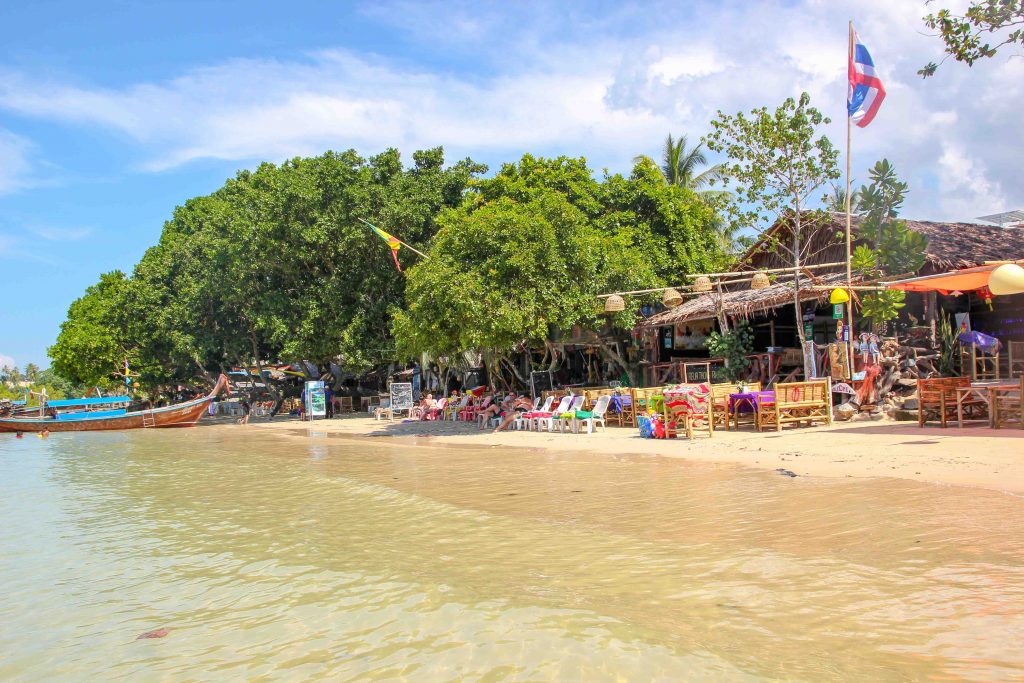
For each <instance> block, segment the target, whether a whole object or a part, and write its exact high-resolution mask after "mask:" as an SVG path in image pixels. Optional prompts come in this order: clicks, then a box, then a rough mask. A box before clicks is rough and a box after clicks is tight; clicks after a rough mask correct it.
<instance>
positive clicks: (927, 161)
mask: <svg viewBox="0 0 1024 683" xmlns="http://www.w3.org/2000/svg"><path fill="white" fill-rule="evenodd" d="M16 5H17V3H10V2H9V3H3V7H2V8H0V288H2V291H3V292H4V295H5V296H4V297H3V298H4V301H3V303H2V304H0V361H3V362H9V361H12V360H13V361H14V362H16V363H17V364H19V365H21V366H24V365H25V364H26V363H28V362H35V363H37V364H40V365H42V366H46V365H48V361H47V359H46V355H45V349H46V347H47V346H48V345H49V344H51V343H52V342H53V340H54V338H55V336H56V334H57V332H58V329H59V325H60V322H61V321H62V320H63V317H64V314H65V312H66V310H67V306H68V304H70V302H71V301H72V300H74V299H75V298H76V297H77V296H79V295H80V294H81V292H82V291H83V290H84V288H85V287H87V286H88V285H89V284H92V283H93V282H95V280H96V279H97V277H98V275H99V274H100V273H101V272H104V271H107V270H111V269H114V268H120V269H123V270H130V269H131V267H132V266H133V265H134V263H135V262H136V261H138V259H139V258H140V257H141V255H142V253H143V252H144V251H145V249H146V248H147V247H148V246H151V245H152V244H154V243H155V242H156V240H157V238H158V237H159V234H160V229H161V226H162V223H163V221H164V220H166V219H167V218H168V217H169V216H170V214H171V212H172V210H173V208H174V206H176V205H177V204H180V203H182V202H183V201H184V200H185V199H187V198H189V197H191V196H194V195H197V194H205V193H208V192H210V191H213V190H214V189H216V188H217V187H218V186H220V185H221V184H222V183H223V181H224V179H225V178H226V177H228V176H230V175H232V174H234V172H235V171H236V169H238V168H242V167H253V166H255V165H256V164H258V163H259V162H260V161H263V160H269V161H275V162H277V161H281V160H282V159H285V158H288V157H290V156H294V155H307V154H318V153H321V152H323V151H324V150H327V149H347V148H349V147H354V148H355V149H357V150H358V151H359V152H361V153H364V154H372V153H376V152H378V151H380V150H382V149H384V148H385V147H388V146H396V147H398V148H399V149H401V150H402V151H403V153H404V154H405V155H406V156H408V155H409V154H410V153H411V152H412V151H413V150H414V149H418V148H423V147H428V146H435V145H444V146H445V148H446V150H447V152H448V157H449V159H455V158H461V157H463V156H467V155H469V156H472V157H473V158H474V159H477V160H479V161H483V162H485V163H488V164H490V165H491V166H492V167H495V166H496V165H497V164H499V163H501V162H502V161H509V160H514V159H516V158H518V157H519V156H520V155H521V154H522V153H524V152H527V151H529V152H532V153H535V154H545V155H555V154H570V155H575V156H585V157H587V159H588V160H589V161H590V163H591V165H592V166H593V167H594V168H595V169H601V168H605V167H607V168H609V169H610V170H612V171H627V170H628V169H629V166H630V160H631V159H632V157H633V156H634V155H636V154H639V153H647V154H652V155H653V154H656V153H657V150H658V146H659V143H660V142H661V140H662V139H663V138H664V135H665V134H666V133H668V132H673V133H676V134H679V133H688V134H689V135H690V136H691V139H693V138H697V137H699V136H700V135H702V134H703V133H705V132H706V130H707V123H708V121H709V120H710V119H711V118H712V116H713V115H714V113H715V111H717V110H718V109H722V110H724V111H728V112H735V111H737V110H740V109H747V108H751V107H755V106H761V105H769V106H774V105H776V104H778V103H779V102H781V101H782V100H783V99H785V98H786V97H788V96H793V95H797V94H799V92H800V91H802V90H807V91H808V92H810V93H811V96H812V101H813V102H814V103H815V104H816V105H817V106H818V107H820V108H821V109H823V110H825V111H826V112H827V113H829V114H830V115H831V116H832V117H833V119H835V123H834V124H833V125H832V127H831V129H830V130H829V134H830V136H831V137H832V138H833V140H834V141H836V142H837V143H841V142H842V140H843V136H844V128H843V125H842V121H843V118H842V117H843V105H844V97H845V83H844V79H845V61H844V60H845V51H846V20H847V19H848V18H852V19H853V20H854V22H855V23H856V24H857V26H858V29H859V31H860V35H861V38H862V40H863V41H864V42H865V43H866V44H867V46H868V47H869V49H870V50H871V52H872V54H873V56H874V58H875V62H876V64H877V65H878V68H879V71H880V73H881V75H882V77H883V79H884V80H885V83H886V86H887V89H888V91H889V98H888V99H887V101H886V102H885V104H884V105H883V107H882V110H881V112H880V113H879V115H878V118H877V119H876V121H875V122H874V123H873V124H872V125H871V126H870V127H869V128H868V129H865V130H863V131H861V130H857V131H855V153H854V176H855V178H857V179H863V178H864V177H865V175H866V174H865V172H864V169H865V168H866V167H867V166H868V165H870V163H872V162H873V161H874V160H876V159H878V158H880V157H881V156H887V157H888V158H889V159H890V160H892V161H893V162H894V163H895V164H896V166H897V169H898V170H899V171H900V172H901V173H902V174H903V175H904V176H905V177H907V179H908V180H909V181H910V184H911V195H910V200H909V201H908V203H907V206H906V210H905V214H906V215H907V216H911V217H915V218H929V219H949V220H964V219H970V218H972V217H974V216H979V215H983V214H986V213H994V212H996V211H1001V210H1007V209H1011V208H1020V207H1022V206H1024V183H1021V182H1020V181H1019V158H1020V152H1021V148H1022V143H1024V133H1022V128H1021V126H1020V125H1019V117H1020V114H1019V112H1020V110H1021V108H1022V106H1021V105H1022V104H1024V60H1022V59H1019V58H1018V59H1015V60H1011V59H1007V58H1003V57H999V58H997V59H995V60H991V61H989V62H986V63H984V64H981V65H979V66H976V67H975V68H974V69H967V68H966V67H964V66H961V65H957V64H947V65H944V66H943V67H942V69H940V72H939V74H938V75H937V76H936V77H935V78H933V79H930V80H928V81H922V80H921V79H920V78H918V77H917V76H916V75H915V73H914V72H915V71H916V70H917V69H918V68H919V67H920V66H921V65H923V64H924V63H925V62H927V61H929V60H931V59H935V58H937V57H938V56H939V54H940V47H939V43H938V42H937V39H935V38H933V37H930V36H928V35H926V32H925V29H924V27H923V25H922V23H921V21H920V18H921V16H923V15H924V14H925V13H926V12H927V8H926V7H925V6H924V4H923V2H917V1H911V0H899V1H898V2H892V1H891V0H858V1H857V2H853V1H849V2H847V1H846V0H833V1H826V0H791V1H788V2H782V1H779V2H757V3H745V2H736V1H730V0H718V1H716V2H689V3H685V2H683V3H680V2H671V3H669V2H666V3H648V2H645V3H628V2H627V3H623V2H576V3H560V2H551V3H542V2H523V3H493V4H492V3H482V2H473V3H459V2H445V3H412V2H374V3H338V2H319V3H318V2H301V1H296V2H292V3H270V2H245V3H242V2H230V1H218V2H174V3H171V2H145V3H139V2H107V3H104V2H92V3H82V2H35V3H23V4H22V5H21V6H16Z"/></svg>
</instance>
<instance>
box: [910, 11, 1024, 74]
mask: <svg viewBox="0 0 1024 683" xmlns="http://www.w3.org/2000/svg"><path fill="white" fill-rule="evenodd" d="M929 2H931V0H929ZM924 23H925V25H926V26H927V27H928V28H930V29H932V30H935V31H938V32H939V37H940V38H942V42H943V44H944V45H945V48H946V49H945V52H946V55H945V57H943V61H945V60H946V59H948V58H949V57H952V58H953V59H955V60H956V61H958V62H964V63H965V64H967V66H974V63H975V62H977V61H979V60H981V59H988V58H991V57H994V56H995V55H996V53H997V52H998V51H999V50H1000V49H1001V48H1003V47H1005V46H1007V45H1017V46H1024V0H974V1H973V2H971V3H970V5H969V6H968V8H967V11H966V12H965V13H964V14H954V13H953V11H952V10H949V9H945V8H943V9H940V10H939V11H938V12H934V13H932V14H929V15H928V16H926V17H925V18H924ZM938 68H939V65H938V64H936V63H935V62H930V63H928V64H926V65H925V66H924V67H923V68H922V69H920V70H919V71H918V72H917V73H918V74H920V75H921V76H922V77H923V78H928V77H929V76H933V75H935V72H936V71H937V70H938Z"/></svg>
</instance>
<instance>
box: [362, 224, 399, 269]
mask: <svg viewBox="0 0 1024 683" xmlns="http://www.w3.org/2000/svg"><path fill="white" fill-rule="evenodd" d="M363 222H364V223H366V224H367V225H369V226H370V229H371V230H373V231H374V232H375V233H377V236H378V237H380V238H381V239H382V240H384V241H385V242H387V243H388V246H389V247H391V258H393V259H394V260H395V268H398V272H399V273H401V272H402V266H401V265H399V263H398V250H399V249H400V248H401V247H402V243H401V241H399V239H398V238H397V237H394V236H392V235H389V234H388V233H386V232H384V231H383V230H381V229H380V228H378V227H377V226H376V225H373V224H371V223H367V222H366V221H363Z"/></svg>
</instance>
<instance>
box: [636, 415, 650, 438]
mask: <svg viewBox="0 0 1024 683" xmlns="http://www.w3.org/2000/svg"><path fill="white" fill-rule="evenodd" d="M636 424H637V426H638V427H639V428H640V438H642V439H653V438H654V427H653V426H652V425H651V418H649V417H647V416H646V415H638V416H637V418H636Z"/></svg>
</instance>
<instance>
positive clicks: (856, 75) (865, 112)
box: [846, 31, 885, 128]
mask: <svg viewBox="0 0 1024 683" xmlns="http://www.w3.org/2000/svg"><path fill="white" fill-rule="evenodd" d="M849 78H850V85H849V89H848V90H847V97H846V108H847V110H848V113H849V116H850V118H852V119H853V122H854V123H856V124H857V125H858V126H860V127H861V128H864V127H865V126H867V125H868V124H869V123H871V120H872V119H874V118H875V114H877V113H878V108H879V107H880V106H882V100H884V99H885V88H884V87H883V86H882V80H881V79H880V78H879V77H878V74H877V73H876V72H875V63H874V62H873V61H871V55H870V54H869V53H868V49H867V48H866V47H864V44H863V43H861V42H860V38H859V37H858V36H857V33H856V31H854V33H853V41H852V44H851V46H850V65H849Z"/></svg>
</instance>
